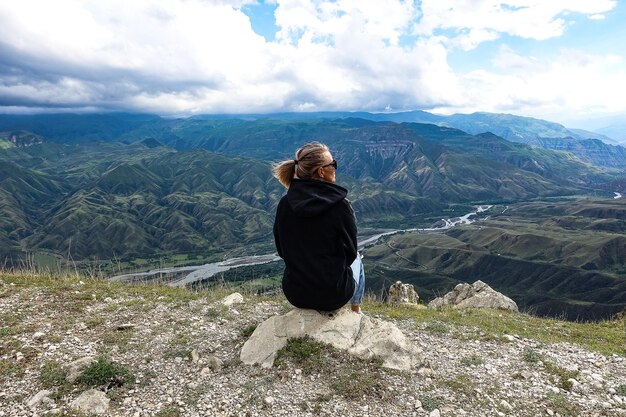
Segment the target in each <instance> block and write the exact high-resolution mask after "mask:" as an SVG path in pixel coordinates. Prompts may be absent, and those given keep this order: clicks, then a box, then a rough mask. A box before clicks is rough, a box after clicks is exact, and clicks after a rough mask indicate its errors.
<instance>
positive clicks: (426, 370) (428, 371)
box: [417, 368, 435, 378]
mask: <svg viewBox="0 0 626 417" xmlns="http://www.w3.org/2000/svg"><path fill="white" fill-rule="evenodd" d="M417 374H418V375H420V376H424V377H426V378H432V377H433V376H434V375H435V371H433V370H432V369H431V368H420V369H418V371H417Z"/></svg>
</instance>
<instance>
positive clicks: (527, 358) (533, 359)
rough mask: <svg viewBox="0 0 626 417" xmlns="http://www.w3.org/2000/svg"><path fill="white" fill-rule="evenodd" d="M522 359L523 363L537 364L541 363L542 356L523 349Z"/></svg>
mask: <svg viewBox="0 0 626 417" xmlns="http://www.w3.org/2000/svg"><path fill="white" fill-rule="evenodd" d="M522 359H523V360H524V362H528V363H537V362H541V361H543V355H541V354H540V353H539V352H537V351H536V350H534V349H532V348H529V347H525V348H524V351H523V352H522Z"/></svg>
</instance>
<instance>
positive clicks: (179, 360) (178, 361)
mask: <svg viewBox="0 0 626 417" xmlns="http://www.w3.org/2000/svg"><path fill="white" fill-rule="evenodd" d="M174 362H176V363H182V362H183V358H181V357H180V356H176V357H175V358H174Z"/></svg>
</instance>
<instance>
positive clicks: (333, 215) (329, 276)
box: [274, 179, 357, 311]
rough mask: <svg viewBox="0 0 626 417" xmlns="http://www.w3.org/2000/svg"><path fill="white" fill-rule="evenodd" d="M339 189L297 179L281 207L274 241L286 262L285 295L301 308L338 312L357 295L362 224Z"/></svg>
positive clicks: (318, 182)
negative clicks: (358, 239)
mask: <svg viewBox="0 0 626 417" xmlns="http://www.w3.org/2000/svg"><path fill="white" fill-rule="evenodd" d="M347 194H348V191H347V190H346V189H345V188H343V187H340V186H338V185H335V184H332V183H329V182H325V181H319V180H299V179H294V180H293V181H292V183H291V186H290V187H289V190H288V191H287V195H285V196H284V197H283V198H282V199H281V200H280V202H279V203H278V208H277V209H276V219H275V221H274V241H275V243H276V250H277V251H278V255H279V256H280V257H281V258H283V259H284V260H285V272H284V274H283V292H284V293H285V296H286V297H287V300H289V302H290V303H291V304H293V305H294V306H296V307H300V308H312V309H316V310H324V311H330V310H336V309H338V308H340V307H342V306H343V305H345V304H346V303H347V302H348V301H349V300H350V299H351V298H352V295H353V293H354V279H353V278H352V270H351V269H350V265H351V264H352V262H353V261H354V260H355V259H356V254H357V243H356V221H355V218H354V211H353V210H352V207H351V206H350V203H349V202H348V200H346V195H347Z"/></svg>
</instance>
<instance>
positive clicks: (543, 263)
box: [365, 199, 626, 320]
mask: <svg viewBox="0 0 626 417" xmlns="http://www.w3.org/2000/svg"><path fill="white" fill-rule="evenodd" d="M491 212H492V213H494V214H493V215H491V216H490V217H489V218H488V219H487V220H483V221H480V222H476V223H473V224H471V225H463V226H459V227H456V228H454V229H450V230H448V231H446V232H445V233H438V234H432V233H405V234H401V235H394V236H392V237H389V238H387V240H386V241H385V242H384V243H381V244H379V245H376V246H373V247H371V248H368V249H367V250H366V252H365V255H366V260H367V261H368V263H369V264H370V265H374V266H373V267H372V270H371V272H370V273H369V274H368V281H369V282H370V287H371V288H381V287H382V286H384V285H388V284H389V283H390V282H391V281H392V280H393V279H394V277H398V279H401V280H402V281H406V282H410V283H412V284H414V285H415V286H416V287H417V288H418V289H419V291H420V293H423V294H424V296H426V297H427V298H432V297H433V296H434V295H435V292H438V293H444V292H447V291H448V290H450V289H451V288H452V287H453V286H454V285H456V283H458V282H460V281H464V282H470V283H471V282H474V281H476V280H478V279H480V280H482V281H484V282H486V283H488V284H489V285H490V286H492V287H493V288H494V289H496V290H498V291H503V292H506V293H507V294H508V295H509V296H510V297H511V298H513V299H514V300H515V301H516V302H517V303H518V305H519V306H520V307H521V308H523V309H530V310H531V311H534V312H535V313H537V314H541V315H550V316H563V317H566V318H568V319H570V320H576V319H591V320H593V319H598V318H603V317H610V316H611V315H612V314H615V313H617V312H619V311H621V310H622V309H624V308H625V307H626V279H624V277H625V276H626V257H625V256H624V253H625V251H626V238H625V237H624V236H625V235H626V202H625V201H624V200H622V199H620V200H575V201H552V202H532V203H521V204H516V205H513V206H510V207H509V206H498V207H495V208H493V209H492V210H491Z"/></svg>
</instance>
